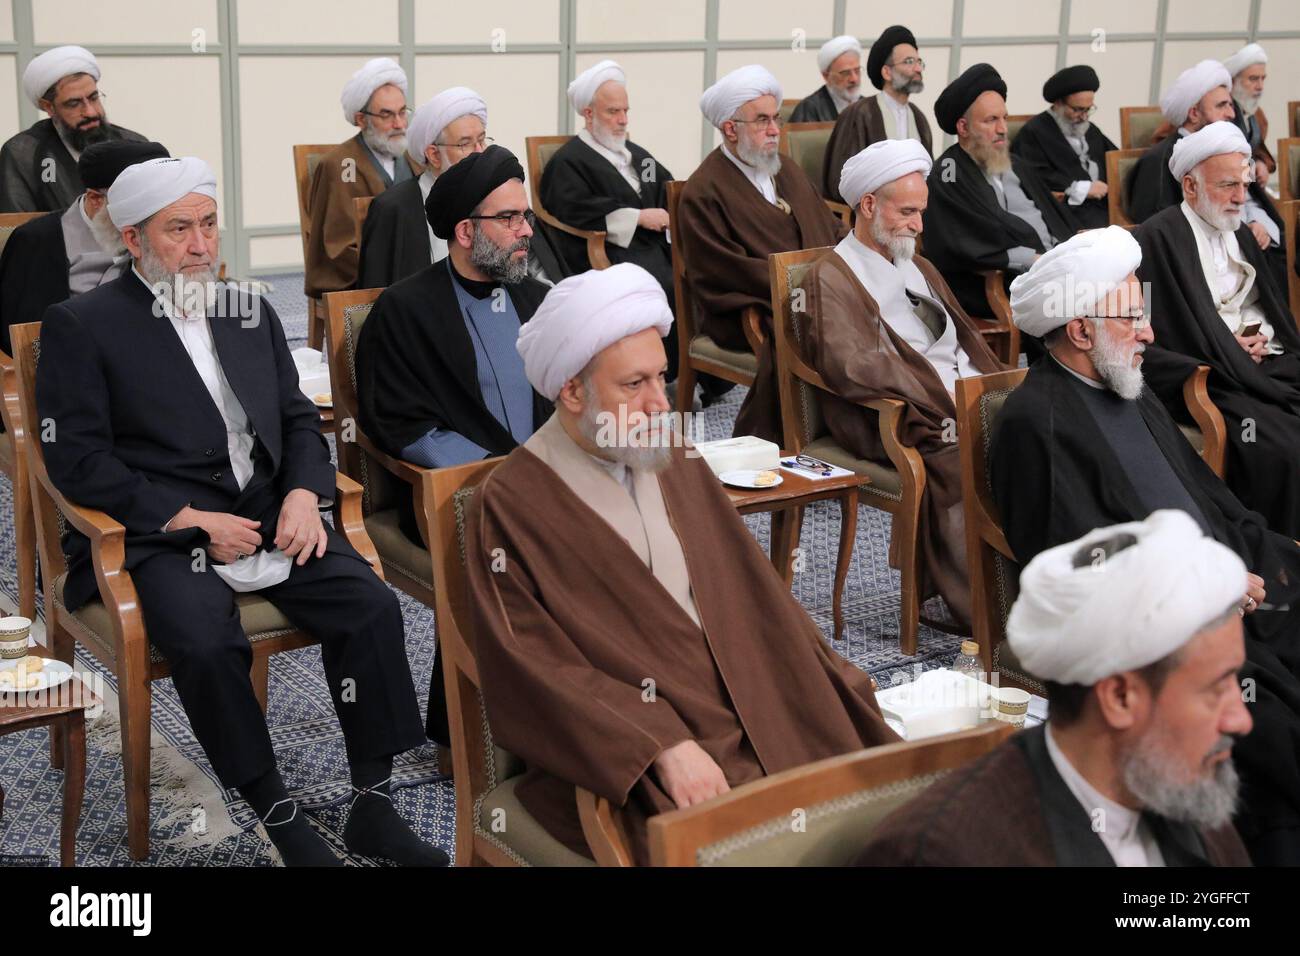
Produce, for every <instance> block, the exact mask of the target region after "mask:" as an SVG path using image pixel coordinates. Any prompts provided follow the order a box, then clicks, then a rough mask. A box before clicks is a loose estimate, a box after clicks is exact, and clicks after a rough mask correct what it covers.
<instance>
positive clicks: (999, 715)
mask: <svg viewBox="0 0 1300 956" xmlns="http://www.w3.org/2000/svg"><path fill="white" fill-rule="evenodd" d="M1029 697H1030V695H1029V691H1025V690H1021V689H1020V688H1019V687H996V688H994V690H993V693H992V694H990V695H989V705H990V706H991V707H992V708H993V717H994V719H996V720H1001V721H1003V722H1005V723H1008V724H1011V725H1012V726H1015V727H1023V726H1024V725H1025V715H1026V714H1028V713H1029Z"/></svg>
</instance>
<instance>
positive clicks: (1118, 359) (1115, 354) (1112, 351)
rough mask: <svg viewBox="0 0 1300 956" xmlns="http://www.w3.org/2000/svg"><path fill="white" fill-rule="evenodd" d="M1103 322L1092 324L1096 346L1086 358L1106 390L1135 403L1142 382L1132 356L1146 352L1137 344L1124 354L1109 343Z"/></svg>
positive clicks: (1122, 350)
mask: <svg viewBox="0 0 1300 956" xmlns="http://www.w3.org/2000/svg"><path fill="white" fill-rule="evenodd" d="M1105 321H1106V320H1105V319H1102V320H1101V321H1100V322H1097V321H1093V323H1092V324H1093V328H1095V329H1096V330H1097V344H1096V345H1094V346H1093V347H1092V349H1091V351H1089V352H1088V358H1089V359H1091V360H1092V367H1093V368H1094V369H1096V371H1097V374H1098V375H1100V376H1101V380H1102V381H1103V382H1105V383H1106V387H1107V388H1109V389H1110V390H1111V391H1112V392H1114V393H1115V394H1116V395H1118V396H1119V397H1120V398H1122V399H1125V400H1126V401H1130V402H1133V401H1137V399H1138V398H1139V397H1140V396H1141V395H1142V388H1143V385H1144V380H1143V378H1142V368H1141V367H1140V366H1138V367H1134V365H1133V355H1134V353H1137V354H1141V353H1142V352H1144V351H1146V346H1144V345H1143V344H1142V343H1141V342H1139V343H1137V345H1136V346H1135V347H1134V350H1133V351H1132V352H1128V353H1125V351H1124V349H1123V348H1121V347H1120V346H1118V345H1116V344H1115V343H1114V342H1112V341H1111V339H1110V336H1109V334H1108V333H1107V332H1106V329H1105V327H1104V323H1105Z"/></svg>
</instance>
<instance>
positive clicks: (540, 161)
mask: <svg viewBox="0 0 1300 956" xmlns="http://www.w3.org/2000/svg"><path fill="white" fill-rule="evenodd" d="M571 139H573V137H572V136H529V137H527V138H525V139H524V147H525V150H526V152H527V153H528V188H529V191H530V194H531V196H532V200H533V211H534V212H537V211H539V210H541V211H545V212H546V213H547V215H551V213H550V211H549V210H546V207H545V206H543V205H542V173H543V172H545V171H546V164H547V163H549V162H550V161H551V157H552V156H554V155H555V154H556V153H557V152H559V150H560V147H561V146H563V145H564V144H565V143H567V142H568V141H569V140H571Z"/></svg>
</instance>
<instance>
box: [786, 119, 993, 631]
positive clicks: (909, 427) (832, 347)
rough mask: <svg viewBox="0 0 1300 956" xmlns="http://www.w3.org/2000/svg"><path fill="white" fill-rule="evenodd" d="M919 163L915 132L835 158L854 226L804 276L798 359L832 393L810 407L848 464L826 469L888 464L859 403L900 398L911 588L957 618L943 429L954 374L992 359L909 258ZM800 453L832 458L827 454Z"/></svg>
mask: <svg viewBox="0 0 1300 956" xmlns="http://www.w3.org/2000/svg"><path fill="white" fill-rule="evenodd" d="M930 165H931V162H930V155H929V154H928V153H927V152H926V151H925V147H923V146H922V145H921V144H920V143H918V142H917V141H916V140H914V139H886V140H881V141H880V142H878V143H873V144H872V145H870V146H868V147H867V148H866V149H864V150H862V152H860V153H858V155H856V156H854V157H853V158H852V159H850V160H849V161H848V162H847V163H845V164H844V171H843V174H842V175H841V177H840V194H841V196H842V197H843V199H844V202H846V203H848V205H850V206H851V207H853V208H854V210H856V212H857V218H856V220H855V221H854V226H853V232H852V233H850V234H849V235H847V236H845V237H844V238H843V239H842V240H840V244H839V245H838V246H836V247H835V249H834V251H833V253H832V254H831V255H827V256H823V257H822V258H821V259H820V260H818V262H817V263H816V264H815V265H814V266H813V267H812V268H811V269H810V270H809V271H808V274H807V277H806V278H805V279H804V281H803V284H802V289H803V291H804V292H805V293H806V295H807V299H806V303H807V315H806V326H805V332H804V355H805V357H806V358H807V360H808V362H809V364H810V365H812V367H813V368H814V369H815V370H816V371H817V372H818V373H819V374H820V375H821V376H822V378H824V379H825V380H826V383H827V385H829V386H830V389H831V391H832V392H834V394H833V395H832V394H827V393H824V392H820V391H819V392H818V402H819V404H820V405H821V412H822V418H823V420H824V421H825V423H826V427H827V429H828V430H829V432H830V437H831V439H832V440H833V445H834V446H836V449H837V450H839V449H843V452H842V454H843V456H844V457H845V459H847V460H845V461H837V462H836V463H837V464H842V465H844V466H846V467H852V466H853V465H855V464H858V465H860V460H861V459H868V460H871V461H875V462H878V463H880V464H883V465H885V466H886V467H896V464H895V463H894V462H892V461H891V459H890V450H889V448H888V446H887V445H886V443H885V441H886V440H885V439H883V438H882V436H881V431H880V414H879V412H878V411H877V409H876V408H873V407H871V406H870V403H873V402H877V401H880V400H889V399H896V400H898V401H902V402H903V403H905V404H904V409H903V412H902V417H903V422H902V427H901V432H902V434H903V436H904V440H905V443H906V445H907V446H908V447H911V448H915V449H916V450H917V451H919V452H920V453H921V456H922V458H923V459H924V461H925V471H926V482H925V495H924V500H923V502H922V505H921V526H920V528H919V529H918V533H917V538H918V541H919V544H920V548H919V552H920V553H919V555H918V563H919V568H920V572H921V573H920V577H921V580H920V581H919V582H918V588H919V590H920V594H921V597H922V598H923V599H924V598H928V597H929V596H931V595H932V594H934V593H936V592H937V593H939V594H942V595H943V597H944V602H945V603H946V604H947V605H948V608H949V610H950V611H951V612H952V615H953V617H954V618H956V620H957V621H959V622H960V623H963V624H965V623H968V622H969V621H970V585H969V583H968V575H967V571H966V537H965V522H964V520H963V517H962V504H961V461H960V458H959V456H958V451H957V442H956V436H955V435H954V434H953V430H952V428H951V427H950V423H951V422H953V421H955V420H956V418H957V410H956V407H955V406H954V405H953V390H954V388H955V387H956V385H955V383H956V381H957V379H959V378H965V377H967V376H971V375H980V374H985V373H988V372H996V371H1000V370H1001V369H1002V365H1001V363H999V362H998V360H997V359H996V358H995V357H994V355H993V353H992V352H990V351H989V348H988V346H987V345H985V344H984V341H983V336H981V335H980V332H979V329H978V328H976V327H975V324H974V323H973V322H971V320H970V318H969V317H968V316H967V315H966V313H965V312H964V311H963V310H962V307H961V306H960V305H959V304H958V303H957V300H956V298H954V296H953V294H952V291H951V290H950V289H949V288H948V284H947V283H946V282H944V281H943V277H942V276H941V275H939V272H938V270H936V269H935V268H934V266H932V265H931V264H930V263H929V262H928V261H927V260H925V259H923V258H921V257H920V256H917V255H916V254H915V252H916V242H917V239H918V238H919V237H920V235H921V214H922V213H923V212H924V211H925V206H926V202H927V197H928V195H929V189H928V187H927V186H926V183H925V178H926V176H927V175H929V173H930ZM810 454H814V455H819V456H820V457H823V458H828V460H834V459H836V458H837V455H836V453H835V452H831V451H829V450H822V451H818V450H811V451H810ZM855 459H857V460H859V461H854V460H855ZM891 551H895V552H897V553H899V554H900V556H901V554H902V552H901V551H897V549H891ZM912 570H913V569H912V568H910V567H909V568H908V569H907V571H908V573H909V574H910V573H911V572H912Z"/></svg>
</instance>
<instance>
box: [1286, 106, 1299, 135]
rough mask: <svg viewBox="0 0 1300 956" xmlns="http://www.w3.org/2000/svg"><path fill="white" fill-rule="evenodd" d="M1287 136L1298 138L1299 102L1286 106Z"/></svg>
mask: <svg viewBox="0 0 1300 956" xmlns="http://www.w3.org/2000/svg"><path fill="white" fill-rule="evenodd" d="M1286 119H1287V135H1288V136H1292V137H1294V136H1300V100H1292V101H1291V102H1289V103H1287V104H1286Z"/></svg>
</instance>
